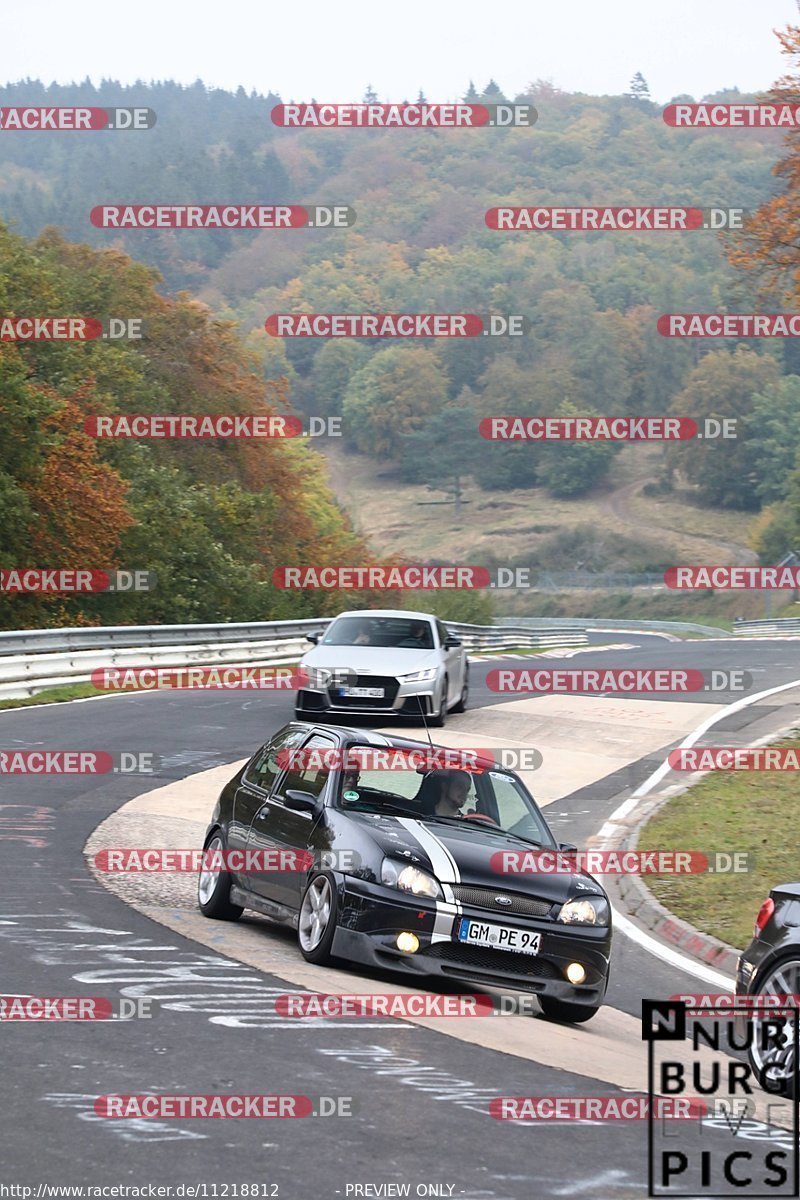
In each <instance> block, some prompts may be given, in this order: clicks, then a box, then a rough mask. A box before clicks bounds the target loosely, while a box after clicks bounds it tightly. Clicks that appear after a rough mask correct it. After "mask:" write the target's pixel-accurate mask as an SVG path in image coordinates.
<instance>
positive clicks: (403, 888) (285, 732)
mask: <svg viewBox="0 0 800 1200" xmlns="http://www.w3.org/2000/svg"><path fill="white" fill-rule="evenodd" d="M381 750H383V751H385V752H388V753H385V754H384V755H383V756H381V754H380V753H378V751H381ZM395 751H398V752H400V753H401V754H403V755H406V756H411V758H412V760H413V759H414V756H415V755H420V754H422V755H425V754H427V755H428V756H430V754H431V753H432V752H433V748H431V747H429V746H426V745H425V744H424V743H421V742H417V741H412V740H410V739H406V738H396V737H391V738H389V737H384V736H383V735H382V734H378V733H375V732H372V731H365V730H359V729H346V728H339V727H333V726H330V725H324V726H317V725H313V724H308V723H305V722H292V723H291V724H289V725H286V726H285V727H284V728H283V729H281V730H280V731H279V732H278V733H277V734H276V735H275V736H274V737H273V738H272V740H271V741H269V742H268V743H267V744H266V745H264V746H262V747H260V748H259V750H258V751H257V752H256V753H255V754H254V755H253V757H252V758H251V759H250V761H249V762H248V763H247V764H246V766H244V767H243V768H242V769H241V770H240V771H239V772H237V774H236V775H235V776H234V778H233V779H231V781H230V783H228V784H227V785H226V787H225V788H224V789H223V791H222V793H221V795H220V797H219V799H218V801H217V804H216V806H215V808H214V812H213V814H212V817H211V823H210V825H209V827H208V831H207V834H206V839H205V843H204V844H205V848H206V849H209V850H211V851H223V852H225V855H224V857H222V856H220V855H216V861H217V864H218V866H219V864H220V863H223V864H224V866H225V867H227V868H229V869H213V867H211V868H208V864H207V863H206V864H204V868H203V870H201V872H200V876H199V883H198V903H199V906H200V909H201V911H202V912H203V913H204V914H205V916H207V917H212V918H217V919H222V920H236V919H237V918H238V917H240V916H241V914H242V912H243V910H244V909H245V908H250V909H254V910H255V911H256V912H259V913H262V914H265V915H267V916H269V917H271V918H273V919H275V920H277V921H281V922H285V923H288V924H290V925H292V926H294V927H295V928H296V929H297V936H298V943H299V948H300V951H301V953H302V954H303V956H304V957H305V958H306V959H307V960H308V961H310V962H315V963H326V962H329V961H330V960H331V959H337V958H338V959H346V960H349V961H351V962H357V963H363V964H365V965H367V966H369V967H373V968H381V969H386V968H389V969H391V970H394V971H400V972H403V973H404V974H405V975H406V976H407V977H408V976H417V977H424V976H431V975H439V976H447V977H449V978H451V979H453V980H459V981H472V982H473V983H483V984H484V985H486V986H487V987H492V986H494V987H500V988H511V989H513V990H515V991H519V990H521V991H525V992H533V993H536V994H537V996H538V998H539V1001H540V1004H541V1007H542V1010H543V1011H544V1013H545V1015H546V1016H548V1017H552V1018H554V1019H556V1020H561V1021H569V1022H580V1021H586V1020H588V1019H589V1018H590V1017H592V1016H593V1015H594V1014H595V1013H596V1012H597V1010H598V1008H599V1007H600V1005H601V1004H602V1002H603V998H604V996H605V992H606V986H607V983H608V969H609V959H610V954H611V909H610V905H609V902H608V898H607V896H606V894H605V892H604V891H603V889H602V887H601V886H600V884H599V883H598V882H597V880H596V879H594V878H593V877H592V876H590V875H586V874H583V873H581V872H578V871H577V870H576V871H575V872H574V873H571V872H570V871H569V870H567V871H566V872H565V873H560V874H555V873H542V872H538V873H536V874H530V873H518V874H509V873H507V872H504V871H501V870H500V869H499V867H498V863H501V864H502V865H503V867H505V865H506V864H507V863H508V862H509V858H508V857H507V856H506V857H503V856H502V855H501V853H500V852H502V851H514V852H517V853H519V852H534V853H536V852H539V853H541V852H542V851H550V852H552V851H558V850H559V843H557V842H556V841H555V839H554V837H553V835H552V833H551V832H550V829H549V828H548V826H547V823H546V821H545V819H544V817H543V816H542V814H541V812H540V811H539V809H538V807H537V805H536V803H535V801H534V799H533V797H532V796H531V795H530V793H529V792H528V790H527V789H526V787H525V786H524V784H523V783H522V781H521V780H520V779H519V778H518V776H516V775H515V774H514V773H513V772H511V771H507V770H504V769H500V768H498V767H495V766H494V764H492V763H488V764H485V766H486V769H483V770H480V771H472V772H470V773H467V772H464V771H459V770H455V771H454V770H441V769H427V767H426V765H425V764H423V766H422V767H417V768H416V769H414V768H413V766H412V767H411V768H409V765H408V763H407V762H404V763H403V765H402V766H400V767H399V769H398V768H396V767H395V766H393V765H392V763H393V761H394V760H396V758H397V754H395V753H394V752H395ZM441 752H442V754H444V755H447V754H450V755H452V754H453V751H446V750H445V749H444V748H441ZM356 754H360V755H361V757H360V758H359V760H358V761H359V764H360V766H359V768H357V769H354V768H353V765H352V761H353V756H354V755H356ZM370 755H372V757H370ZM381 757H383V759H384V761H383V763H379V762H378V761H377V760H378V759H380V758H381ZM416 761H419V759H417V760H416ZM365 762H366V764H367V765H366V767H365V765H364V764H365ZM426 762H427V763H428V764H429V763H430V757H428V758H427V760H426ZM373 767H374V769H373ZM562 849H565V848H563V847H562ZM234 851H238V852H240V853H239V855H238V856H237V855H236V854H234V853H233V852H234ZM247 851H251V852H254V851H261V852H262V854H264V853H265V852H272V854H273V855H274V854H276V853H277V852H281V851H282V852H284V854H283V856H282V857H281V858H280V859H279V861H278V860H276V859H275V857H273V858H271V859H269V866H270V869H269V870H261V869H250V868H252V867H253V863H254V862H257V863H258V864H264V863H265V861H266V860H265V858H264V857H262V858H258V856H256V855H253V854H251V856H250V858H251V862H250V863H249V864H248V863H246V861H245V860H246V858H247V854H246V853H245V854H244V855H243V854H242V853H241V852H247ZM291 852H297V856H296V859H295V860H292V854H291ZM210 857H214V856H210ZM511 857H512V858H514V855H512V856H511ZM276 861H278V869H274V868H275V864H276ZM292 861H294V865H292ZM242 864H243V865H244V866H245V868H246V869H245V870H242V871H237V870H236V869H235V868H236V867H237V866H239V865H242ZM287 864H288V865H289V866H290V869H287V870H284V869H283V867H284V866H285V865H287Z"/></svg>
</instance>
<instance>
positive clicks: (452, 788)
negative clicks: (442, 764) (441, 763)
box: [433, 771, 471, 817]
mask: <svg viewBox="0 0 800 1200" xmlns="http://www.w3.org/2000/svg"><path fill="white" fill-rule="evenodd" d="M439 779H440V784H439V799H438V800H437V802H436V805H435V807H434V810H433V811H434V813H435V814H436V815H437V816H439V817H460V816H462V815H463V814H462V812H461V809H462V808H463V806H464V804H465V803H466V799H467V796H468V795H469V789H470V785H471V780H470V777H469V773H468V772H467V771H442V772H440V775H439Z"/></svg>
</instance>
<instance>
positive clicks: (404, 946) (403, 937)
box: [397, 933, 419, 954]
mask: <svg viewBox="0 0 800 1200" xmlns="http://www.w3.org/2000/svg"><path fill="white" fill-rule="evenodd" d="M397 949H398V950H402V951H403V953H404V954H416V952H417V951H418V950H419V938H418V937H417V935H416V934H415V933H398V935H397Z"/></svg>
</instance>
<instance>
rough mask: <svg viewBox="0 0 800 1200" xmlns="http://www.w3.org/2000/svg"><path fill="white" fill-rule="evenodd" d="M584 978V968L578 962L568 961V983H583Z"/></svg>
mask: <svg viewBox="0 0 800 1200" xmlns="http://www.w3.org/2000/svg"><path fill="white" fill-rule="evenodd" d="M585 978H586V970H585V968H584V967H582V966H581V964H580V963H570V964H569V966H568V967H567V979H568V980H569V981H570V983H575V984H578V983H583V981H584V979H585Z"/></svg>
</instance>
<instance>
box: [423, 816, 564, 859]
mask: <svg viewBox="0 0 800 1200" xmlns="http://www.w3.org/2000/svg"><path fill="white" fill-rule="evenodd" d="M421 820H422V821H424V822H427V821H444V822H447V823H452V824H454V825H460V826H461V827H462V828H463V827H464V826H465V825H466V823H467V819H466V817H443V816H441V815H440V814H439V813H432V814H431V815H430V816H429V817H422V818H421ZM470 827H471V828H473V829H475V828H480V829H481V830H485V831H486V832H487V833H500V834H502V836H503V837H506V838H513V839H514V840H515V841H517V842H524V843H525V845H526V846H536V847H537V849H539V850H543V849H544V848H545V845H544V842H535V841H534V840H533V838H526V837H523V836H522V835H521V834H519V833H510V832H509V830H507V829H503V828H502V826H501V825H490V824H489V823H488V821H481V823H480V826H478V823H477V822H475V823H472V822H470V824H469V825H467V828H470Z"/></svg>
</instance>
